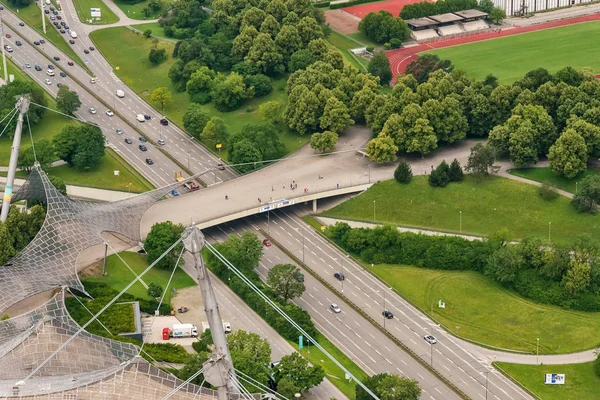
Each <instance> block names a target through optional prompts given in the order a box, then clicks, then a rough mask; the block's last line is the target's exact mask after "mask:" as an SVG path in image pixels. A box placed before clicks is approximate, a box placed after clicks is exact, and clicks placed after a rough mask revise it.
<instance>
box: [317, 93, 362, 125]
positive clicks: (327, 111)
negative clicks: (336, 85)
mask: <svg viewBox="0 0 600 400" xmlns="http://www.w3.org/2000/svg"><path fill="white" fill-rule="evenodd" d="M352 124H354V121H352V120H351V119H350V114H349V113H348V108H347V107H346V105H345V104H344V103H342V102H341V101H339V100H338V99H336V98H335V97H330V98H328V99H327V102H326V103H325V108H324V109H323V115H321V118H320V126H321V129H323V130H329V131H332V132H335V133H338V132H342V131H343V130H344V129H346V128H347V127H349V126H351V125H352Z"/></svg>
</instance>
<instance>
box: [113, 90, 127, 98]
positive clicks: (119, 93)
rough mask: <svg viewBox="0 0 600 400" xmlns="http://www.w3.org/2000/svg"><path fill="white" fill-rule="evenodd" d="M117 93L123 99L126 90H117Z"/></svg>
mask: <svg viewBox="0 0 600 400" xmlns="http://www.w3.org/2000/svg"><path fill="white" fill-rule="evenodd" d="M115 93H116V95H117V97H119V98H121V99H122V98H123V97H125V92H124V91H122V90H117V91H116V92H115Z"/></svg>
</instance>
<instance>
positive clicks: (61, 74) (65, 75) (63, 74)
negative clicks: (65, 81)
mask: <svg viewBox="0 0 600 400" xmlns="http://www.w3.org/2000/svg"><path fill="white" fill-rule="evenodd" d="M59 75H60V76H62V77H63V78H66V77H67V74H65V73H64V72H62V71H60V74H59Z"/></svg>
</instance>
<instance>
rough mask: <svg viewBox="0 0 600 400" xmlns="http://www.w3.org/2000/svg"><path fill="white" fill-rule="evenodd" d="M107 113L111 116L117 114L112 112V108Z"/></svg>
mask: <svg viewBox="0 0 600 400" xmlns="http://www.w3.org/2000/svg"><path fill="white" fill-rule="evenodd" d="M106 115H108V116H109V117H112V116H113V115H115V113H114V112H112V111H111V110H106Z"/></svg>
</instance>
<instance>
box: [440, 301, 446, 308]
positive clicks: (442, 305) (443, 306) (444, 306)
mask: <svg viewBox="0 0 600 400" xmlns="http://www.w3.org/2000/svg"><path fill="white" fill-rule="evenodd" d="M438 307H439V308H446V303H444V302H443V301H442V300H440V301H438Z"/></svg>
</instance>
